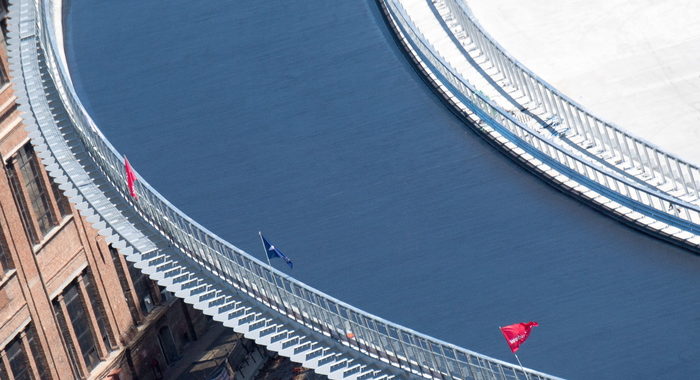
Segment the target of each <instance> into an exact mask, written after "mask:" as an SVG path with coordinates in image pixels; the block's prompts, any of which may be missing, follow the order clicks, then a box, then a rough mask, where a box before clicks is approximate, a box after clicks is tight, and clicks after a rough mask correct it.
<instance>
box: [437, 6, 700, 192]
mask: <svg viewBox="0 0 700 380" xmlns="http://www.w3.org/2000/svg"><path fill="white" fill-rule="evenodd" d="M443 1H444V2H445V4H446V5H447V7H448V8H449V10H450V12H451V14H452V16H453V17H454V18H455V20H456V21H457V22H458V23H459V25H460V27H461V29H462V31H463V32H464V33H466V35H467V36H468V38H469V40H470V41H471V42H472V43H473V44H474V45H475V46H476V47H477V48H478V50H479V52H481V54H483V55H484V57H485V58H486V59H487V60H488V61H490V62H491V63H492V64H493V65H494V66H495V67H496V68H497V70H498V71H499V72H500V73H501V74H502V75H503V77H504V78H505V79H506V80H507V83H509V84H510V85H512V86H514V87H515V88H517V89H519V90H520V91H521V93H522V94H524V95H525V96H526V97H527V98H528V99H529V100H530V101H531V102H532V103H535V104H536V106H537V107H539V106H542V107H544V108H545V109H546V110H547V112H549V113H551V114H553V115H558V116H559V117H560V118H561V119H562V120H563V122H564V123H566V124H567V125H568V126H570V127H571V128H570V129H569V131H570V135H569V137H570V138H571V139H572V140H579V141H578V144H579V145H580V146H583V147H585V148H586V149H587V150H589V151H594V152H595V153H596V155H598V156H599V157H601V158H603V159H605V160H606V161H607V162H609V163H611V164H614V165H617V166H618V167H622V168H624V169H625V170H632V171H635V173H636V175H637V177H639V178H640V179H642V180H644V181H646V182H647V183H650V184H652V185H661V186H663V185H666V186H667V187H668V189H669V191H671V192H673V193H674V194H677V195H678V196H681V197H685V198H687V199H689V200H692V201H698V200H700V193H699V192H698V190H699V188H700V186H699V184H698V182H697V181H696V179H698V180H700V168H698V167H697V166H696V165H693V164H691V163H689V162H687V161H684V160H682V159H680V158H679V157H676V156H674V155H672V154H670V153H668V152H664V151H663V150H661V149H660V148H658V147H656V146H654V145H653V144H651V143H649V142H647V141H644V140H642V139H640V138H638V137H635V136H634V135H632V134H630V133H628V132H626V131H624V130H623V129H621V128H619V127H618V126H616V125H614V124H612V123H609V122H606V121H604V120H602V119H601V118H599V117H597V116H595V115H593V114H592V113H590V112H589V111H587V110H586V109H585V108H584V107H583V106H581V105H580V104H578V103H576V102H575V101H573V100H572V99H571V98H569V97H568V96H566V95H564V94H562V93H561V92H559V91H558V90H557V89H555V88H554V87H552V86H551V85H549V84H548V83H547V82H545V81H544V80H542V79H541V78H540V77H538V76H537V75H536V74H534V73H533V72H532V71H530V70H529V69H527V68H526V67H525V66H524V65H523V64H522V63H520V62H519V61H518V60H516V59H515V58H513V57H512V56H511V55H510V54H509V53H508V52H507V51H506V50H505V49H504V48H503V47H502V46H501V45H499V44H498V42H496V41H495V40H494V39H493V38H491V36H489V34H488V33H487V32H486V31H484V30H483V28H481V26H480V25H479V23H478V22H477V21H476V20H475V19H474V18H473V16H472V14H471V12H470V11H469V10H468V9H467V6H466V5H465V4H464V2H463V1H464V0H443Z"/></svg>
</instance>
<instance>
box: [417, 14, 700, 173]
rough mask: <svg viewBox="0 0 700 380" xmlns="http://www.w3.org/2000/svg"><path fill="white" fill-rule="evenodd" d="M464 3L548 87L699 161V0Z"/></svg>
mask: <svg viewBox="0 0 700 380" xmlns="http://www.w3.org/2000/svg"><path fill="white" fill-rule="evenodd" d="M428 1H429V0H428ZM464 1H465V2H466V4H468V5H469V7H470V8H471V10H472V11H473V13H474V15H475V16H476V18H477V19H478V20H479V22H480V23H481V25H482V26H483V27H484V29H485V30H486V31H487V32H488V33H489V34H491V36H493V37H494V38H495V39H496V40H497V41H498V42H499V43H500V44H501V45H502V46H503V47H505V48H506V50H508V51H509V52H510V53H511V55H513V56H514V57H516V58H517V59H518V60H520V61H521V62H522V63H524V64H525V66H527V67H528V68H530V69H531V70H532V71H533V72H535V73H536V74H538V75H539V76H540V77H541V78H543V79H544V80H546V81H548V82H549V83H550V84H552V85H553V86H554V87H556V88H558V89H559V90H560V91H562V92H564V93H565V94H567V95H568V96H569V97H571V98H572V99H574V100H575V101H577V102H579V103H580V104H582V105H583V106H584V107H586V108H588V109H589V110H590V111H591V112H593V113H594V114H596V115H598V116H600V117H601V118H603V119H605V120H608V121H610V122H613V123H616V124H617V125H618V126H620V127H622V128H623V129H625V130H627V131H629V132H631V133H632V134H635V135H637V136H639V137H641V138H643V139H645V140H647V141H650V142H652V143H653V144H656V145H658V146H660V147H661V148H662V149H664V150H667V151H669V152H671V153H673V154H675V155H677V156H680V157H681V158H684V159H686V160H689V161H690V162H693V163H695V164H700V149H697V148H696V146H698V144H700V64H699V63H700V23H698V22H697V19H698V18H699V17H700V1H692V0H665V1H664V0H657V1H651V0H586V1H584V0H567V1H556V0H464Z"/></svg>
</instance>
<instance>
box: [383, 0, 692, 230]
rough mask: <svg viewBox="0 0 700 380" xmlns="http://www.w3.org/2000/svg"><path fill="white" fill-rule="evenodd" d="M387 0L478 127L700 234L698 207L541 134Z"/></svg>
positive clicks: (596, 187)
mask: <svg viewBox="0 0 700 380" xmlns="http://www.w3.org/2000/svg"><path fill="white" fill-rule="evenodd" d="M383 2H384V3H386V4H387V7H388V9H389V10H390V11H391V13H392V16H393V17H394V18H395V19H396V20H397V23H396V24H397V27H398V28H399V29H400V32H401V33H402V34H403V36H404V37H405V40H406V42H407V43H409V44H410V47H411V49H412V50H413V53H414V55H415V56H417V57H418V58H419V59H420V60H421V61H422V62H423V63H427V64H428V65H429V66H430V68H431V69H432V70H431V71H432V72H433V74H434V75H436V76H437V77H438V78H437V79H438V80H439V82H440V83H441V84H442V85H444V86H446V87H448V88H449V89H450V92H451V93H452V94H453V95H454V96H455V97H456V98H457V99H458V100H459V101H460V102H461V103H462V104H464V105H465V106H466V107H467V108H468V109H469V110H470V111H471V112H473V113H474V114H475V115H476V117H477V118H478V119H480V121H479V122H478V124H479V126H480V127H482V128H483V127H484V126H488V127H490V128H493V129H494V130H496V131H498V132H499V133H500V134H501V135H503V136H504V137H506V138H507V139H508V140H509V141H510V142H512V143H513V144H515V145H517V147H518V148H520V149H522V150H523V151H525V152H526V153H528V154H530V155H531V156H532V157H533V158H534V159H536V160H538V161H540V162H541V163H544V164H546V165H547V166H549V167H550V168H552V169H554V170H556V171H557V172H558V173H560V174H563V175H564V176H566V177H569V178H570V179H573V180H574V181H576V182H577V183H579V184H581V185H583V186H585V187H587V188H588V189H590V190H593V191H595V192H596V193H598V194H600V195H602V196H604V197H606V198H608V199H609V200H612V201H614V202H616V203H618V204H619V205H623V206H625V207H627V208H629V209H631V210H633V211H636V212H639V213H640V214H643V215H646V216H649V217H651V218H653V219H654V220H656V221H661V222H664V223H666V224H668V225H671V226H675V227H677V228H679V229H681V230H684V231H688V232H691V233H693V234H699V233H700V224H699V223H700V207H698V206H696V205H694V204H691V203H689V202H686V201H684V200H681V199H678V198H676V197H673V196H671V195H668V194H666V193H664V192H661V191H657V190H654V189H652V188H649V187H648V186H645V185H643V184H638V183H635V182H634V181H631V180H630V179H629V178H626V177H624V176H620V175H616V174H615V173H614V171H611V170H608V169H607V168H605V167H602V168H601V167H598V166H596V165H594V164H592V163H590V162H586V161H583V160H581V159H580V158H579V157H577V156H574V155H572V154H571V153H570V152H567V151H566V150H563V149H561V148H560V147H559V146H557V145H555V144H553V143H552V142H550V141H548V140H547V139H545V138H543V137H542V136H541V135H540V134H539V133H538V132H536V131H534V130H532V129H531V128H530V127H528V126H527V125H525V124H523V123H521V122H520V121H519V120H518V119H516V118H515V117H513V116H512V115H511V114H510V113H509V112H507V111H504V110H503V109H501V108H500V107H499V106H497V105H496V104H495V103H494V102H492V101H491V100H490V99H489V98H488V97H486V96H485V95H483V94H482V93H481V92H480V91H478V90H477V89H475V88H474V87H473V86H472V85H471V84H470V83H469V82H468V81H466V80H464V79H463V78H462V77H461V76H460V75H459V74H458V73H457V71H456V70H454V69H453V68H452V67H451V65H450V64H449V63H448V62H447V61H446V60H445V59H444V58H443V57H441V56H440V55H439V54H438V53H436V50H435V49H434V48H433V47H432V46H431V45H430V43H429V42H428V39H427V38H425V36H423V34H422V33H421V32H420V29H419V28H418V27H417V26H416V25H415V24H414V23H413V21H412V20H411V18H410V17H409V15H408V14H407V12H406V11H405V9H404V8H403V6H402V4H401V2H400V1H399V0H383ZM669 209H672V210H673V211H672V212H673V213H670V212H669Z"/></svg>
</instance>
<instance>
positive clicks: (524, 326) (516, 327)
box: [499, 322, 539, 353]
mask: <svg viewBox="0 0 700 380" xmlns="http://www.w3.org/2000/svg"><path fill="white" fill-rule="evenodd" d="M535 326H539V324H538V323H537V322H527V323H516V324H513V325H508V326H503V327H499V328H500V329H501V332H502V333H503V336H504V337H506V342H508V346H509V347H510V350H511V351H513V353H515V351H518V349H519V348H520V345H521V344H523V343H525V341H526V340H527V338H528V337H529V336H530V330H532V328H533V327H535Z"/></svg>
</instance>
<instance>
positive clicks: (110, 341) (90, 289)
mask: <svg viewBox="0 0 700 380" xmlns="http://www.w3.org/2000/svg"><path fill="white" fill-rule="evenodd" d="M83 283H84V284H85V289H86V290H87V293H88V297H90V303H91V304H92V310H93V312H94V313H95V319H96V320H97V326H98V327H99V329H100V335H101V336H102V341H103V342H104V345H105V347H107V348H108V349H112V348H116V345H115V341H114V334H113V333H112V328H111V326H110V325H109V321H108V320H107V317H106V314H105V309H104V306H103V304H102V298H100V295H99V293H98V292H97V289H96V288H95V285H94V279H93V277H92V273H90V272H87V273H86V274H85V275H84V276H83Z"/></svg>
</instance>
